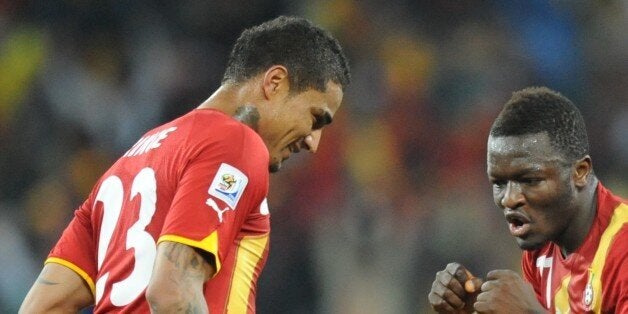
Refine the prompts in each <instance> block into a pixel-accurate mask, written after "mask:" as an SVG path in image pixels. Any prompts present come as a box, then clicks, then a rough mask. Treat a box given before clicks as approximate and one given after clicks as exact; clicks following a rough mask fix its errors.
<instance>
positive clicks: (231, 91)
mask: <svg viewBox="0 0 628 314" xmlns="http://www.w3.org/2000/svg"><path fill="white" fill-rule="evenodd" d="M252 83H253V82H247V83H243V84H223V85H221V86H220V87H219V88H218V89H217V90H216V91H215V92H214V93H213V94H212V95H211V96H210V97H209V98H208V99H207V100H205V101H204V102H203V103H202V104H200V105H199V106H198V107H197V108H198V109H215V110H219V111H222V112H224V113H225V114H227V115H229V116H233V115H234V114H235V113H236V111H237V110H238V108H240V107H242V106H243V105H257V104H258V102H259V100H258V99H257V98H259V96H257V94H256V93H255V88H254V87H255V86H254V84H252Z"/></svg>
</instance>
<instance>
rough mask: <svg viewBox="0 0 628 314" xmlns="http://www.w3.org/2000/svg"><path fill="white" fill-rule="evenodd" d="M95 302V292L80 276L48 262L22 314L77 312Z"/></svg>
mask: <svg viewBox="0 0 628 314" xmlns="http://www.w3.org/2000/svg"><path fill="white" fill-rule="evenodd" d="M93 302H94V297H93V295H92V292H91V290H90V288H89V286H88V285H87V284H86V283H85V281H84V280H83V278H81V276H79V275H78V274H77V273H75V272H74V271H73V270H71V269H69V268H67V267H65V266H63V265H59V264H56V263H48V264H46V265H44V268H43V270H42V271H41V274H39V277H38V278H37V280H36V281H35V283H34V284H33V286H32V287H31V289H30V291H29V292H28V294H27V295H26V298H25V299H24V302H23V303H22V306H21V307H20V310H19V313H24V314H26V313H76V312H78V311H79V310H81V309H82V308H84V307H87V306H89V305H91V304H93Z"/></svg>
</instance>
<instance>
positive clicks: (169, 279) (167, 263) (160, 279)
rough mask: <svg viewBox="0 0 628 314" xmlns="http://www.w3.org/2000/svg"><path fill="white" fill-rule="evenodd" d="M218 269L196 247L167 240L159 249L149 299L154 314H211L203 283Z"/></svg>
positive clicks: (149, 285)
mask: <svg viewBox="0 0 628 314" xmlns="http://www.w3.org/2000/svg"><path fill="white" fill-rule="evenodd" d="M215 272H216V270H215V267H214V266H213V265H212V264H210V263H209V262H208V261H207V259H206V258H204V257H203V256H202V255H201V254H200V253H199V252H198V251H197V250H196V249H195V248H193V247H190V246H187V245H185V244H181V243H176V242H169V241H164V242H161V243H159V245H158V246H157V257H156V260H155V266H154V268H153V275H152V277H151V279H150V282H149V284H148V288H147V290H146V299H147V300H148V303H149V304H150V309H151V311H152V312H153V313H208V312H209V310H208V308H207V302H206V301H205V296H204V295H203V284H204V283H205V282H206V281H207V280H209V278H211V277H212V276H213V275H214V274H215Z"/></svg>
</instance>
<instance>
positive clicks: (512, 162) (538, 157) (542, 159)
mask: <svg viewBox="0 0 628 314" xmlns="http://www.w3.org/2000/svg"><path fill="white" fill-rule="evenodd" d="M561 160H562V157H561V155H560V153H559V152H558V150H556V149H555V148H554V147H553V146H552V144H551V142H550V139H549V136H548V135H547V134H546V133H544V132H543V133H536V134H526V135H517V136H492V135H491V136H489V139H488V143H487V167H488V169H487V170H488V172H489V175H490V174H491V173H500V172H508V171H515V170H516V171H519V172H520V171H523V170H524V169H529V170H530V171H540V170H542V169H546V168H548V167H552V166H553V165H554V164H556V163H557V162H560V161H561Z"/></svg>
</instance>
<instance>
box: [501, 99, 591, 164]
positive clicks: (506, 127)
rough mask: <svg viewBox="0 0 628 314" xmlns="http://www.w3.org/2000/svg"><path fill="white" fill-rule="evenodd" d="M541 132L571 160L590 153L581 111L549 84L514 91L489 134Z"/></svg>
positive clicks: (504, 134) (512, 134)
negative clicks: (550, 87)
mask: <svg viewBox="0 0 628 314" xmlns="http://www.w3.org/2000/svg"><path fill="white" fill-rule="evenodd" d="M541 132H546V133H547V134H548V136H549V138H550V143H551V144H552V147H554V148H555V149H557V150H558V151H559V152H561V154H562V155H563V156H564V157H565V158H567V159H569V160H570V161H574V160H577V159H580V158H582V157H584V156H585V155H587V154H588V153H589V139H588V136H587V131H586V127H585V124H584V119H583V118H582V114H581V113H580V110H578V108H577V107H576V106H575V105H574V104H573V103H572V102H571V100H569V99H568V98H567V97H565V96H563V95H561V94H560V93H558V92H556V91H553V90H551V89H549V88H547V87H528V88H525V89H522V90H520V91H516V92H514V93H513V94H512V97H511V98H510V100H508V102H507V103H506V104H505V105H504V108H503V109H502V111H501V112H500V113H499V116H498V117H497V119H495V121H494V122H493V125H492V127H491V131H490V135H491V136H494V137H499V136H518V135H526V134H536V133H541Z"/></svg>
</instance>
